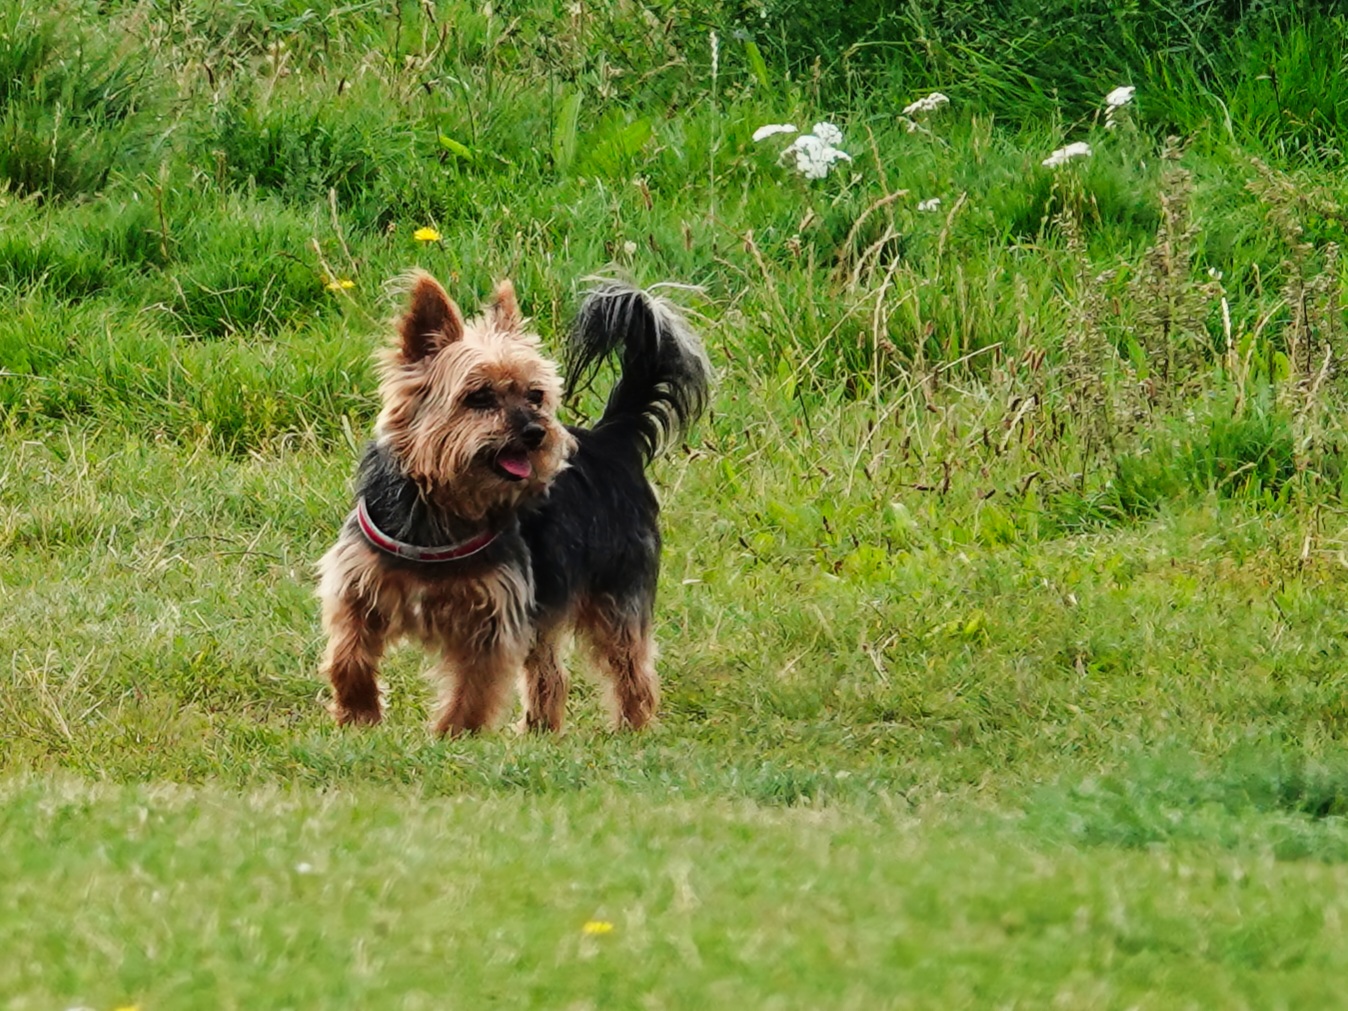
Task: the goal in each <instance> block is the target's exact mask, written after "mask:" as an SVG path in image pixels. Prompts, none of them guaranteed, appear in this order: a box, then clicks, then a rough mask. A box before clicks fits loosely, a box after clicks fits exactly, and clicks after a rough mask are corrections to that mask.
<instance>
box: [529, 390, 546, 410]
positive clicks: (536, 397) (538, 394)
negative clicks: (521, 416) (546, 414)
mask: <svg viewBox="0 0 1348 1011" xmlns="http://www.w3.org/2000/svg"><path fill="white" fill-rule="evenodd" d="M525 398H526V399H527V400H528V401H529V403H531V404H533V405H534V406H535V407H542V406H543V391H542V390H530V391H529V392H528V393H527V394H525Z"/></svg>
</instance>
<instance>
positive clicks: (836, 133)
mask: <svg viewBox="0 0 1348 1011" xmlns="http://www.w3.org/2000/svg"><path fill="white" fill-rule="evenodd" d="M813 133H814V135H815V136H816V137H818V138H819V139H820V140H822V141H823V142H824V143H825V144H829V145H833V144H841V143H842V131H841V130H839V129H838V128H837V127H836V126H834V125H833V124H832V123H816V124H814V130H813Z"/></svg>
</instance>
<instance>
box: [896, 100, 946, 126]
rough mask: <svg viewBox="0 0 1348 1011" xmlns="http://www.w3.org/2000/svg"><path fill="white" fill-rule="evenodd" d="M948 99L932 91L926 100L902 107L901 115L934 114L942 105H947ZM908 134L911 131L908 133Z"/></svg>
mask: <svg viewBox="0 0 1348 1011" xmlns="http://www.w3.org/2000/svg"><path fill="white" fill-rule="evenodd" d="M949 104H950V99H949V98H947V97H946V96H945V95H942V94H941V93H940V92H939V91H933V92H932V93H931V94H930V95H928V96H927V97H926V98H919V99H918V100H917V101H916V102H913V103H911V104H909V105H906V106H904V109H903V114H904V115H905V116H917V115H920V114H921V113H924V112H935V111H936V110H937V109H939V108H941V106H943V105H949ZM909 132H910V133H911V132H912V131H909Z"/></svg>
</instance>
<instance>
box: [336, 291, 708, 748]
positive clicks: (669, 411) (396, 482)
mask: <svg viewBox="0 0 1348 1011" xmlns="http://www.w3.org/2000/svg"><path fill="white" fill-rule="evenodd" d="M609 358H615V359H617V362H618V365H619V367H620V374H619V377H618V379H617V381H616V383H615V384H614V386H613V389H612V391H611V392H610V394H609V398H608V403H607V406H606V407H605V408H604V413H603V416H602V417H600V419H599V422H598V424H596V425H595V426H594V427H593V428H589V429H585V428H568V427H566V426H564V425H562V424H561V423H559V422H558V420H557V408H558V405H559V403H560V402H561V400H562V397H563V392H564V388H563V383H562V378H561V376H560V374H559V371H558V368H557V366H556V365H555V364H554V363H553V362H551V361H549V360H548V359H546V358H544V357H543V355H542V354H541V353H540V344H539V339H538V337H536V336H535V335H533V334H532V333H530V332H529V330H528V329H527V328H526V323H525V320H524V318H523V317H522V316H521V315H520V309H519V305H518V303H517V301H516V298H515V290H514V288H513V287H512V285H511V284H510V282H509V281H504V282H502V283H501V284H500V285H499V286H498V287H497V289H496V293H495V296H494V298H493V299H492V301H491V302H490V303H489V304H488V305H487V306H486V308H485V310H484V312H483V313H482V315H480V316H478V317H476V318H474V319H470V320H467V321H465V320H464V317H463V314H462V313H461V312H460V311H459V308H458V306H456V305H455V304H454V302H453V301H452V300H451V299H450V297H449V296H448V295H447V294H446V293H445V290H444V288H442V287H441V286H440V285H439V284H438V283H437V282H436V281H435V279H434V278H432V277H431V276H430V275H429V274H425V273H420V272H418V273H416V274H413V275H412V278H411V299H410V305H409V307H408V309H407V312H406V314H405V315H404V316H403V318H402V321H401V324H400V326H399V328H398V339H397V341H396V342H395V344H394V346H393V347H391V348H389V349H388V350H386V351H385V352H383V354H382V361H381V368H380V378H381V382H380V387H379V392H380V396H381V398H382V401H383V409H382V410H381V412H380V414H379V419H378V422H377V423H376V426H375V432H374V438H373V441H372V442H371V443H370V445H369V446H368V447H367V448H366V450H365V454H364V458H363V459H362V460H361V463H360V468H359V472H358V474H357V479H356V504H355V508H354V509H353V510H352V512H351V515H350V516H348V517H347V520H346V523H345V524H344V525H343V527H342V531H341V534H340V535H339V536H338V539H337V543H336V544H335V545H334V546H333V547H332V548H331V550H329V551H328V553H327V554H326V555H324V556H323V559H322V561H321V562H319V575H320V582H319V588H318V596H319V597H320V598H321V600H322V602H323V627H324V630H325V631H326V632H327V635H328V646H327V652H326V654H325V656H324V658H323V671H324V672H325V673H326V674H327V676H328V678H329V679H330V680H331V682H332V690H333V693H334V696H335V698H334V702H333V715H334V716H335V717H336V719H337V722H338V723H343V724H345V723H377V722H379V719H380V717H381V714H382V711H381V706H380V690H379V684H378V681H377V680H376V674H377V671H378V667H379V661H380V657H381V656H382V655H383V652H384V648H385V647H386V646H387V645H389V644H390V643H392V642H394V641H396V640H397V639H399V638H402V637H410V638H414V639H418V640H420V642H421V643H422V644H423V646H425V648H426V649H427V650H429V651H431V652H433V653H435V654H436V655H437V656H438V664H437V666H436V671H435V673H436V675H437V676H438V677H439V679H440V680H441V681H442V683H443V685H444V688H443V691H442V698H441V707H440V710H439V714H438V716H437V718H436V724H435V726H436V730H437V731H438V732H439V733H441V734H459V733H463V732H466V731H473V730H478V729H480V728H482V727H486V726H489V725H490V724H491V723H492V722H493V721H494V720H495V719H496V717H497V716H498V714H499V713H500V712H501V710H502V709H503V708H504V706H505V704H506V703H507V701H508V700H509V697H510V693H511V687H512V685H513V684H514V683H515V682H516V681H517V680H519V679H520V678H521V676H522V683H523V694H524V726H525V727H527V728H528V729H531V730H559V729H560V728H561V726H562V716H563V710H564V708H565V705H566V692H567V674H566V671H565V669H564V668H563V667H562V663H561V659H560V656H559V652H560V650H561V647H562V646H563V645H564V644H565V642H566V640H567V638H568V636H569V634H570V633H571V632H572V631H573V630H574V631H576V632H578V633H579V635H580V638H581V639H582V640H583V641H584V643H585V644H586V645H587V646H589V647H590V650H591V652H592V653H593V656H594V659H595V661H596V663H597V665H598V667H599V668H600V670H601V671H602V672H603V673H604V675H606V677H607V680H608V683H609V685H610V687H611V689H612V698H613V709H614V714H613V715H614V721H615V723H616V724H617V726H619V727H630V728H640V727H643V726H645V725H646V724H647V723H649V722H650V721H651V719H652V718H653V717H654V716H655V712H656V707H657V705H658V703H659V682H658V681H657V679H656V674H655V663H654V661H655V644H654V642H653V641H652V638H651V620H652V612H653V608H654V603H655V584H656V575H657V573H658V571H659V566H660V529H659V526H658V522H657V517H658V514H659V505H658V503H657V502H656V497H655V491H654V489H652V487H651V485H650V483H649V481H648V480H647V479H646V475H645V469H646V465H647V464H648V463H649V462H650V461H651V459H652V458H653V457H654V456H655V455H656V453H657V452H659V450H660V449H661V447H662V446H663V445H664V444H665V443H666V442H667V441H668V440H669V439H670V438H671V437H672V436H673V435H674V434H676V433H677V432H680V431H682V430H684V429H686V428H687V426H688V425H690V424H691V423H692V422H693V420H694V419H695V418H696V417H697V415H698V414H700V413H701V411H702V409H703V407H704V406H705V404H706V401H707V391H708V384H709V381H710V372H711V370H710V368H709V366H708V363H707V358H706V355H705V353H704V352H703V350H702V345H701V342H700V341H699V339H698V337H697V335H696V334H695V333H694V332H693V330H692V329H691V328H690V327H689V325H688V323H687V322H686V321H685V320H684V318H683V316H682V315H680V313H679V311H678V310H677V309H676V308H675V307H674V306H673V305H672V304H671V303H670V302H668V301H666V300H665V299H663V298H660V297H657V296H654V295H652V294H649V293H648V292H645V291H642V290H640V289H638V288H635V287H632V286H630V285H628V284H625V283H622V282H618V281H602V282H599V283H598V286H597V287H596V288H595V289H594V290H592V291H591V292H590V293H589V294H588V296H587V297H586V298H585V300H584V303H583V304H582V305H581V307H580V312H579V314H578V317H577V320H576V323H575V326H574V328H573V330H572V333H571V335H570V340H569V348H568V354H567V365H568V367H567V382H566V386H565V392H566V393H568V394H569V393H571V392H573V391H574V390H576V389H577V388H578V387H580V386H582V385H584V384H586V383H588V382H589V381H590V380H591V379H593V377H594V374H595V372H596V371H597V370H598V368H599V366H600V365H601V364H602V362H603V361H605V360H606V359H609Z"/></svg>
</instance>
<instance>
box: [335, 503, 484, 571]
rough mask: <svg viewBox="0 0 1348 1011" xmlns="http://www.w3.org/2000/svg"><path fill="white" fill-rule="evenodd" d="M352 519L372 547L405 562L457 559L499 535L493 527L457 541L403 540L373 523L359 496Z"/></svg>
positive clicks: (452, 560)
mask: <svg viewBox="0 0 1348 1011" xmlns="http://www.w3.org/2000/svg"><path fill="white" fill-rule="evenodd" d="M356 522H357V523H359V524H360V532H361V533H363V534H364V535H365V539H366V540H367V541H369V542H370V543H371V544H373V545H374V546H375V547H376V548H378V549H379V550H380V551H384V552H387V553H388V554H390V555H396V556H397V557H398V558H405V559H407V560H408V561H409V562H454V561H458V560H459V559H460V558H467V557H468V556H469V555H475V554H477V553H478V552H479V551H481V550H482V549H483V548H486V547H487V546H488V545H490V544H492V543H493V542H494V541H495V540H496V538H497V537H498V536H499V535H498V534H497V533H496V532H495V531H492V530H486V531H483V532H482V533H480V534H478V535H477V536H476V537H470V538H469V539H468V540H466V541H460V542H459V543H458V544H441V545H438V546H437V547H433V548H423V547H421V546H420V545H417V544H407V543H406V542H404V541H399V540H395V539H394V538H392V537H390V536H389V535H388V534H386V533H384V532H383V531H382V530H380V529H379V528H378V527H377V526H375V525H374V521H373V520H372V519H370V512H369V510H368V509H366V508H365V500H364V499H363V498H362V499H361V500H360V502H359V503H357V505H356Z"/></svg>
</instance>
